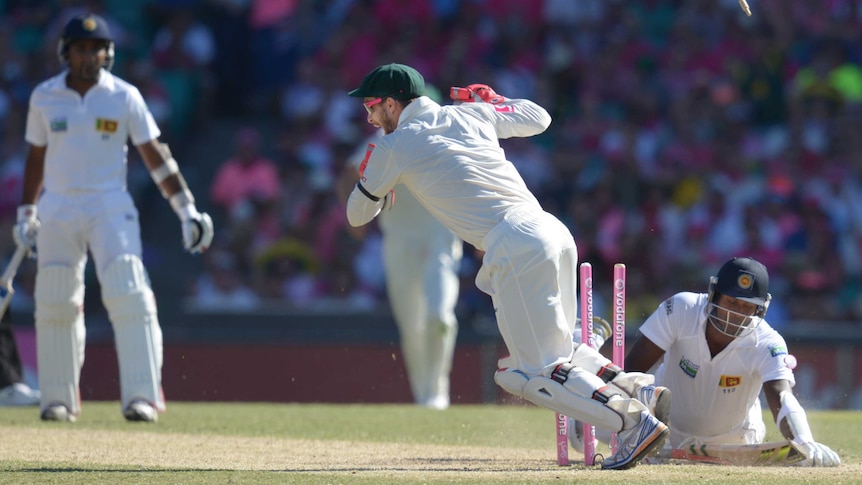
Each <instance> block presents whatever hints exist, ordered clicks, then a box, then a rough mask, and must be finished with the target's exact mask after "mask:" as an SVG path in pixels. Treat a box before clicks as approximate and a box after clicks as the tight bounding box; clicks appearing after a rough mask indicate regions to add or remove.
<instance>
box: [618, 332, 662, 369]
mask: <svg viewBox="0 0 862 485" xmlns="http://www.w3.org/2000/svg"><path fill="white" fill-rule="evenodd" d="M663 356H664V350H662V349H661V347H659V346H658V345H656V344H655V343H654V342H653V341H652V340H650V339H648V338H646V337H645V336H643V335H640V336H639V337H638V339H637V340H636V341H635V344H634V346H633V347H632V349H631V350H630V351H629V353H628V355H626V360H625V366H624V367H623V368H624V369H625V370H626V371H627V372H647V371H649V370H650V369H651V368H652V366H653V365H655V363H656V362H658V361H659V360H661V358H662V357H663Z"/></svg>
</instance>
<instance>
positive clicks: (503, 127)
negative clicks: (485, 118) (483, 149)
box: [449, 84, 551, 139]
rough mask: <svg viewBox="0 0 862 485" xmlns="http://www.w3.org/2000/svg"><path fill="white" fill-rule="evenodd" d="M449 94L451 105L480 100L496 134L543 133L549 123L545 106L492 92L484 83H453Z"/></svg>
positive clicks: (504, 136) (511, 135)
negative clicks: (488, 114)
mask: <svg viewBox="0 0 862 485" xmlns="http://www.w3.org/2000/svg"><path fill="white" fill-rule="evenodd" d="M449 97H450V98H451V99H452V101H453V102H454V104H456V105H457V104H462V103H480V104H488V105H491V106H492V107H493V108H488V109H487V112H488V113H490V114H491V115H492V116H491V119H492V121H493V123H494V127H495V129H496V131H497V137H498V138H501V139H505V138H513V137H529V136H534V135H538V134H539V133H542V132H544V131H545V130H547V129H548V127H549V126H550V125H551V115H550V114H549V113H548V111H547V110H546V109H545V108H542V107H541V106H539V105H538V104H536V103H534V102H532V101H530V100H528V99H509V98H506V97H505V96H501V95H499V94H497V93H496V92H494V90H493V89H492V88H491V87H490V86H488V85H487V84H471V85H469V86H467V87H466V88H461V87H457V86H452V87H451V88H449Z"/></svg>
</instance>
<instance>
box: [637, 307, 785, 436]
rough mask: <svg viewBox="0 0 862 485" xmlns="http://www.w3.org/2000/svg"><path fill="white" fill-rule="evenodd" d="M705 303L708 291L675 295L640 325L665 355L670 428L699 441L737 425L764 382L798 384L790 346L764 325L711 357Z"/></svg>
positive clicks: (662, 379)
mask: <svg viewBox="0 0 862 485" xmlns="http://www.w3.org/2000/svg"><path fill="white" fill-rule="evenodd" d="M707 303H708V294H706V293H688V292H683V293H677V294H676V295H674V296H672V297H671V298H668V299H667V300H665V301H664V302H663V303H662V304H661V305H659V307H658V309H657V310H656V311H655V312H653V314H652V315H650V317H649V318H648V319H647V320H646V322H644V324H643V325H642V326H641V327H640V332H641V333H642V334H643V336H645V337H646V338H648V339H650V340H651V341H653V343H655V344H656V345H657V346H659V347H660V348H661V349H662V350H664V351H665V355H664V360H663V367H664V368H663V369H662V371H661V372H660V373H659V374H658V375H656V384H660V385H662V386H665V387H667V388H669V389H670V390H671V407H670V421H671V426H672V427H673V428H674V429H677V430H679V431H680V432H682V433H685V434H688V435H695V436H699V437H710V436H717V435H721V434H724V433H726V432H729V431H730V430H733V429H734V428H737V427H739V426H740V425H741V424H742V423H743V422H744V421H745V418H746V416H747V413H748V410H749V408H750V407H751V406H752V405H753V404H754V402H755V400H757V399H758V396H759V395H760V391H761V387H762V384H763V383H764V382H768V381H772V380H778V379H786V380H788V381H790V385H791V386H793V385H795V384H796V381H795V379H794V377H793V371H792V370H791V369H790V368H789V367H787V364H786V363H785V361H784V359H785V357H787V344H786V343H785V341H784V338H782V337H781V335H779V334H778V332H776V331H775V330H774V329H773V328H772V327H770V326H769V324H768V323H767V322H765V321H763V322H761V323H760V325H758V326H757V328H756V329H755V330H754V332H751V333H750V334H748V335H746V336H745V337H742V338H737V339H735V340H734V341H733V342H731V343H730V345H728V346H727V348H725V349H724V350H722V351H721V352H720V353H719V354H718V355H716V356H715V358H713V357H711V356H710V352H709V348H708V346H707V343H706V325H708V323H707V318H706V312H705V308H706V305H707Z"/></svg>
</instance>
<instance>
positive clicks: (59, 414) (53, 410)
mask: <svg viewBox="0 0 862 485" xmlns="http://www.w3.org/2000/svg"><path fill="white" fill-rule="evenodd" d="M41 418H42V421H67V422H70V423H73V422H75V415H74V414H72V413H71V412H70V411H69V408H67V407H66V406H65V405H64V404H59V403H54V404H49V405H48V406H46V407H45V409H43V410H42V415H41Z"/></svg>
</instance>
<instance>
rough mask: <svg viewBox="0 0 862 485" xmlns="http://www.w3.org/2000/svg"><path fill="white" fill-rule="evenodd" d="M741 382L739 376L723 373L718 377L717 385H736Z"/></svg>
mask: <svg viewBox="0 0 862 485" xmlns="http://www.w3.org/2000/svg"><path fill="white" fill-rule="evenodd" d="M740 384H742V377H741V376H726V375H724V374H722V375H721V377H720V378H719V379H718V387H736V386H738V385H740Z"/></svg>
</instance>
